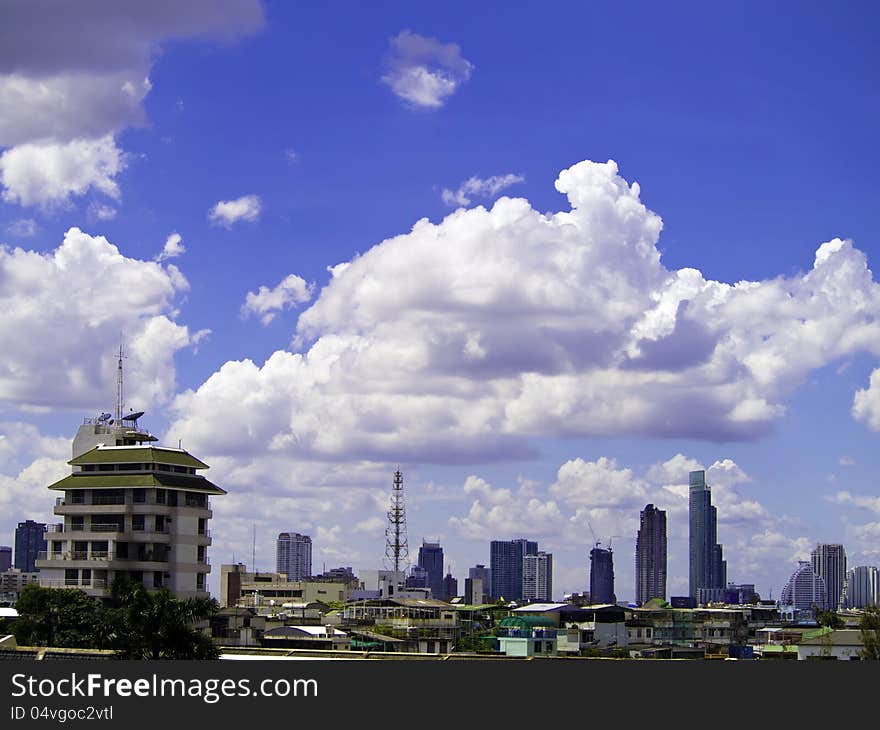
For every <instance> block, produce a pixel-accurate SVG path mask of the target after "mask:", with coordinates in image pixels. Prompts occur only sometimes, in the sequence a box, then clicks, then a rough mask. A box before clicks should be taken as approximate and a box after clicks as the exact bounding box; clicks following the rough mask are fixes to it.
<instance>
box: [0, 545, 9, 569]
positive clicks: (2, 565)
mask: <svg viewBox="0 0 880 730" xmlns="http://www.w3.org/2000/svg"><path fill="white" fill-rule="evenodd" d="M11 567H12V548H11V547H9V546H8V545H0V573H5V572H6V571H7V570H9V569H10V568H11Z"/></svg>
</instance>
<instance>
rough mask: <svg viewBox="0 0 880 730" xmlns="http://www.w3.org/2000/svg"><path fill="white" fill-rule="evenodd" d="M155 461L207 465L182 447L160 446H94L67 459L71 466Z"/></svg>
mask: <svg viewBox="0 0 880 730" xmlns="http://www.w3.org/2000/svg"><path fill="white" fill-rule="evenodd" d="M132 462H133V463H157V464H174V465H176V466H189V467H192V468H193V469H207V468H208V465H207V464H206V463H205V462H203V461H200V460H199V459H197V458H196V457H195V456H193V455H192V454H190V453H189V452H187V451H183V450H182V449H166V448H162V447H161V446H136V447H130V446H122V447H120V446H109V447H108V446H96V447H95V448H93V449H91V450H89V451H86V452H85V453H83V454H80V455H79V456H77V457H76V458H75V459H71V460H70V461H68V462H67V463H68V464H71V465H72V466H83V465H84V464H130V463H132Z"/></svg>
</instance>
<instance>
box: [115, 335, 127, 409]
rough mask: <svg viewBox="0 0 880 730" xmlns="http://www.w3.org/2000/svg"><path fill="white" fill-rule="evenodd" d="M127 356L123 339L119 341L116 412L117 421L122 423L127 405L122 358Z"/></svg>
mask: <svg viewBox="0 0 880 730" xmlns="http://www.w3.org/2000/svg"><path fill="white" fill-rule="evenodd" d="M124 357H125V352H124V351H123V348H122V340H120V341H119V363H118V364H117V366H116V414H115V420H116V423H120V422H121V421H122V415H123V414H122V411H123V408H124V407H125V405H124V399H123V390H122V358H124Z"/></svg>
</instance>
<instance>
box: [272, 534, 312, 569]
mask: <svg viewBox="0 0 880 730" xmlns="http://www.w3.org/2000/svg"><path fill="white" fill-rule="evenodd" d="M275 572H276V573H284V575H286V576H287V578H288V580H306V579H308V578H310V577H311V575H312V538H311V537H309V536H308V535H300V534H299V533H298V532H282V533H280V534H279V535H278V540H277V541H276V543H275Z"/></svg>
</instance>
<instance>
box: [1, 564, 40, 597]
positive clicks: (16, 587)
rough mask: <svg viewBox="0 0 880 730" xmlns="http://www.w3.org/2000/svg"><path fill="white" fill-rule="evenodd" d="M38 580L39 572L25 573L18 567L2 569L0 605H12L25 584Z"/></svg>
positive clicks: (37, 581)
mask: <svg viewBox="0 0 880 730" xmlns="http://www.w3.org/2000/svg"><path fill="white" fill-rule="evenodd" d="M39 582H40V574H39V572H34V573H25V572H23V571H21V570H19V569H18V568H10V569H9V570H4V571H3V572H2V573H0V606H2V605H7V606H12V605H13V604H14V603H15V602H16V601H18V597H19V595H20V594H21V591H22V589H23V588H24V587H25V586H26V585H28V584H30V583H39Z"/></svg>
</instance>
